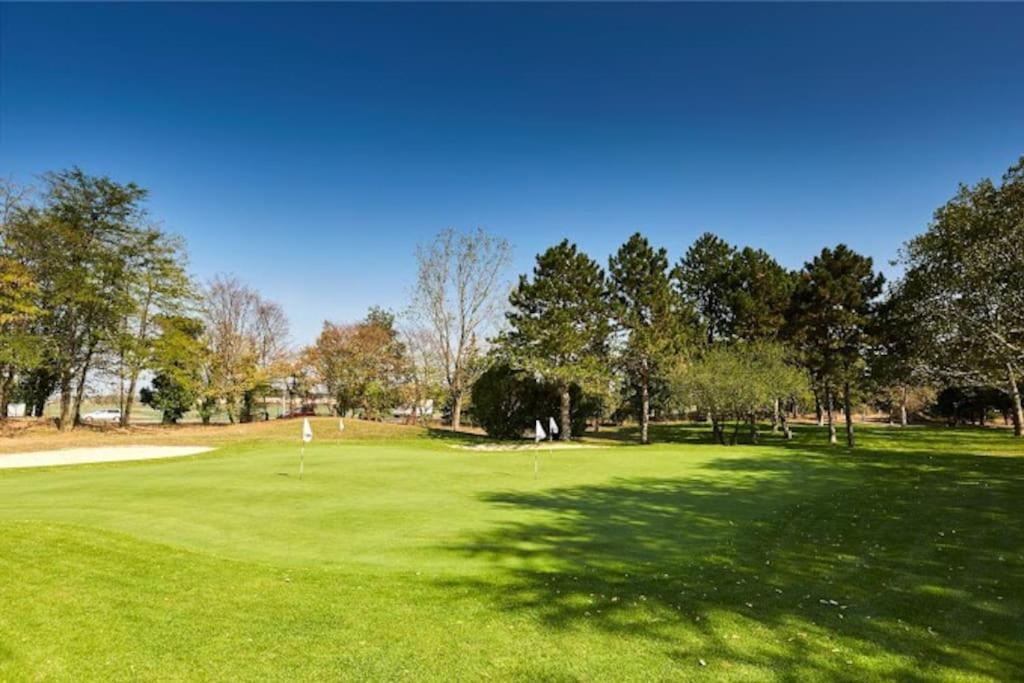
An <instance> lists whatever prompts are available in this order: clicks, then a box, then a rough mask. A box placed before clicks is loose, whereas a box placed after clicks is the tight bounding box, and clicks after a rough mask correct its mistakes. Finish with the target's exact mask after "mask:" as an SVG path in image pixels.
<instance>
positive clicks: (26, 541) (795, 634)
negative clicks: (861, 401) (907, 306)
mask: <svg viewBox="0 0 1024 683" xmlns="http://www.w3.org/2000/svg"><path fill="white" fill-rule="evenodd" d="M292 424H294V423H292ZM332 424H333V422H332V421H331V420H318V421H315V423H314V427H315V428H316V429H317V430H318V431H319V432H321V433H322V432H327V431H328V430H329V429H330V428H331V425H332ZM275 433H277V432H275ZM402 434H405V436H402ZM413 434H417V432H414V431H412V430H410V431H409V432H408V434H406V433H404V432H402V433H399V438H393V439H380V438H377V439H364V440H359V439H353V440H349V441H345V440H344V439H340V438H338V437H335V438H334V439H333V440H331V441H324V440H321V441H314V443H313V444H312V445H311V446H310V447H309V448H308V449H307V451H306V469H305V477H304V479H302V480H301V481H300V480H299V479H298V478H297V465H298V448H297V444H295V443H294V441H293V442H292V443H288V442H285V441H284V440H282V439H280V438H277V439H266V440H264V441H263V442H254V441H251V440H250V441H245V442H239V443H236V444H233V445H226V446H224V447H223V448H221V449H219V450H217V451H213V452H211V453H207V454H203V455H199V456H191V457H185V458H181V459H175V460H166V461H150V462H144V463H132V464H125V463H116V464H103V465H88V466H80V467H71V468H54V469H48V470H36V471H29V470H22V471H18V470H11V471H5V472H2V473H0V570H2V572H3V576H4V577H5V578H4V580H3V582H0V679H3V680H26V679H42V680H55V679H79V680H81V679H100V678H102V679H113V680H127V679H150V680H155V679H160V680H171V679H177V680H181V679H196V678H200V679H228V678H230V679H257V678H258V679H282V680H284V679H288V680H295V679H307V680H308V679H323V678H344V679H351V680H361V679H375V680H395V679H406V680H424V679H432V680H452V679H458V678H462V679H466V678H472V679H481V678H498V679H521V680H597V679H618V680H641V679H642V680H651V679H662V680H679V679H708V680H722V679H734V680H758V679H764V680H768V679H779V678H785V679H792V678H801V679H818V680H836V679H843V678H850V679H853V678H857V679H863V678H865V674H867V677H869V678H870V677H872V676H874V677H892V678H901V679H904V680H906V679H929V680H935V679H938V680H963V679H972V680H975V679H976V680H984V679H992V680H1010V679H1015V678H1018V679H1019V678H1020V676H1021V673H1022V671H1024V653H1022V651H1021V648H1020V643H1021V642H1022V640H1024V627H1022V613H1024V612H1022V610H1024V555H1022V552H1024V528H1022V524H1021V522H1022V521H1024V520H1022V516H1024V515H1022V513H1021V505H1020V501H1021V500H1022V499H1024V473H1022V471H1021V464H1022V460H1021V459H1020V457H1019V456H1020V455H1022V454H1021V453H1020V447H1019V446H1015V445H1014V444H1013V443H1012V441H1011V439H1010V437H1009V436H1008V434H1007V433H1005V432H1000V431H980V430H974V431H971V430H963V431H948V430H946V431H939V430H934V431H930V430H925V429H920V428H913V429H907V430H903V431H900V430H898V429H887V428H883V427H877V428H872V429H865V430H864V439H863V441H864V448H863V449H862V450H858V452H857V453H856V454H855V455H849V454H847V453H846V452H845V451H844V450H843V449H832V450H828V449H824V448H819V447H817V443H818V442H819V441H820V436H821V435H820V433H819V432H818V431H817V430H812V429H810V428H806V431H802V432H800V433H799V434H798V439H797V442H796V443H795V444H793V445H785V444H783V442H774V441H771V440H770V439H769V441H768V442H767V443H766V444H764V445H762V446H758V447H751V446H737V447H731V448H729V447H720V446H714V445H710V444H709V443H706V442H705V441H704V440H705V439H706V437H707V435H706V433H705V432H704V431H703V430H699V429H697V428H689V427H663V428H661V430H660V431H659V432H658V434H657V436H658V437H659V439H662V440H672V441H674V443H666V444H664V445H657V446H651V447H646V448H643V447H636V446H626V445H622V443H621V442H620V441H619V440H618V439H617V437H613V436H606V437H604V438H605V439H607V446H603V445H600V444H601V442H599V441H597V440H596V439H593V438H592V439H591V443H592V444H599V447H596V448H589V449H579V450H572V451H560V452H546V453H542V454H541V456H540V475H539V476H538V477H537V478H536V479H534V476H533V456H532V454H530V453H521V452H511V453H509V452H504V453H501V452H498V453H488V452H479V451H466V450H460V449H456V448H452V447H451V446H452V441H451V440H450V439H446V438H431V437H429V436H413ZM1008 456H1010V457H1008Z"/></svg>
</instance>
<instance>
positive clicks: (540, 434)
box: [533, 420, 547, 443]
mask: <svg viewBox="0 0 1024 683" xmlns="http://www.w3.org/2000/svg"><path fill="white" fill-rule="evenodd" d="M546 437H547V434H545V433H544V428H543V427H541V426H540V420H537V424H536V427H535V429H534V433H533V439H534V441H536V442H537V443H540V442H541V441H543V440H544V439H545V438H546Z"/></svg>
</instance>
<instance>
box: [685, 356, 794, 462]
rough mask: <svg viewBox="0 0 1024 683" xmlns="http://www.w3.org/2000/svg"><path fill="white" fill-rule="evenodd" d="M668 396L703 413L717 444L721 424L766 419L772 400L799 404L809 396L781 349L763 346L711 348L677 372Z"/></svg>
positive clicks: (722, 438) (723, 440)
mask: <svg viewBox="0 0 1024 683" xmlns="http://www.w3.org/2000/svg"><path fill="white" fill-rule="evenodd" d="M673 390H674V391H673V393H674V395H675V396H676V399H677V400H678V401H679V402H680V404H681V407H683V408H685V407H686V406H689V405H696V406H700V407H701V408H702V409H703V410H706V411H707V412H708V414H709V415H710V416H711V420H712V428H713V432H714V435H715V438H716V439H718V440H719V441H721V442H722V443H724V442H725V439H724V434H723V432H722V430H721V423H723V422H725V421H726V420H730V419H732V420H736V421H737V422H740V421H751V420H756V419H757V418H759V417H761V416H765V415H768V414H770V412H771V409H772V406H773V404H774V402H775V401H776V400H782V401H796V400H804V399H805V398H806V396H807V395H808V393H809V391H810V389H809V383H808V381H807V376H806V373H805V372H804V371H802V370H800V369H798V368H796V367H794V366H793V365H792V363H791V362H790V358H789V353H788V352H787V350H786V348H785V347H783V346H782V345H780V344H778V343H776V342H768V341H757V342H737V343H735V344H732V345H728V346H726V345H716V346H713V347H711V348H710V349H708V350H707V351H705V353H704V354H703V355H702V356H701V358H700V359H699V360H697V361H696V362H695V363H693V364H691V365H688V366H686V367H682V368H679V369H678V370H677V372H676V375H675V378H674V387H673ZM733 439H734V440H735V435H734V436H733Z"/></svg>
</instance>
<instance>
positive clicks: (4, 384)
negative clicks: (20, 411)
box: [0, 367, 14, 422]
mask: <svg viewBox="0 0 1024 683" xmlns="http://www.w3.org/2000/svg"><path fill="white" fill-rule="evenodd" d="M13 384H14V368H13V367H11V368H9V369H8V370H7V372H4V373H3V379H2V380H0V422H2V421H3V420H6V419H7V405H8V402H9V399H8V397H9V396H10V395H11V385H13Z"/></svg>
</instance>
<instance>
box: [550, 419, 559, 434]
mask: <svg viewBox="0 0 1024 683" xmlns="http://www.w3.org/2000/svg"><path fill="white" fill-rule="evenodd" d="M557 433H558V423H557V422H555V418H553V417H549V418H548V434H550V435H551V438H552V439H554V438H555V434H557Z"/></svg>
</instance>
